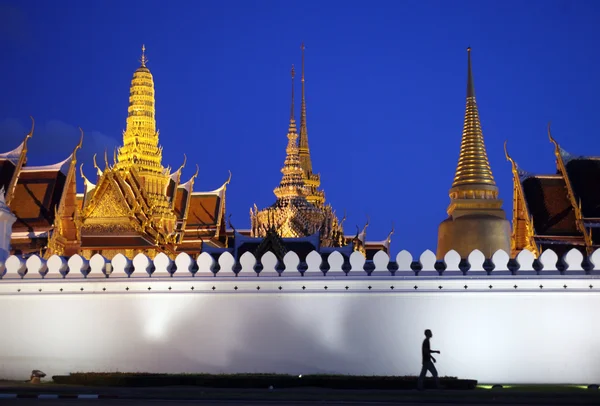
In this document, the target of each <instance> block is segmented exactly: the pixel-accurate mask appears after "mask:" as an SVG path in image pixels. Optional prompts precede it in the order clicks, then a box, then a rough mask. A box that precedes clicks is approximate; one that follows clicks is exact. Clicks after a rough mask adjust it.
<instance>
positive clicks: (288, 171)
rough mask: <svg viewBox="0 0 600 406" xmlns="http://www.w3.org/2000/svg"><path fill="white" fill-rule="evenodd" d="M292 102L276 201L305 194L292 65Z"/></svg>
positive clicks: (276, 189)
mask: <svg viewBox="0 0 600 406" xmlns="http://www.w3.org/2000/svg"><path fill="white" fill-rule="evenodd" d="M291 76H292V102H291V109H290V110H291V113H290V125H289V128H288V134H287V138H288V145H287V148H286V157H285V161H284V163H283V168H281V173H282V174H283V176H282V178H281V182H280V183H279V186H278V187H276V188H275V190H273V193H275V196H277V200H278V201H280V203H282V201H289V200H291V199H294V198H298V197H303V196H305V194H306V191H305V185H304V179H303V176H302V167H301V166H300V157H299V155H298V144H297V143H298V133H297V132H296V120H295V119H294V76H295V70H294V66H293V65H292V71H291Z"/></svg>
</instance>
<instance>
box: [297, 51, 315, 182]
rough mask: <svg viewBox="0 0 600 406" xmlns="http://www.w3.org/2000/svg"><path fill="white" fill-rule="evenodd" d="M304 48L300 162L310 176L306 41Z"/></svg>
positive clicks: (307, 175)
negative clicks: (305, 65) (305, 70)
mask: <svg viewBox="0 0 600 406" xmlns="http://www.w3.org/2000/svg"><path fill="white" fill-rule="evenodd" d="M300 49H301V50H302V79H301V81H302V105H301V109H300V141H299V148H300V149H299V151H300V163H301V164H302V170H303V171H304V176H305V177H306V178H309V177H310V175H312V161H311V159H310V148H309V147H308V129H307V128H306V92H305V79H304V49H305V47H304V42H303V43H302V45H301V46H300Z"/></svg>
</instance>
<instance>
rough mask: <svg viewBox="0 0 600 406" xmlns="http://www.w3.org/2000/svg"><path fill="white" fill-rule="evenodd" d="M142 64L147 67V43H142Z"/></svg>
mask: <svg viewBox="0 0 600 406" xmlns="http://www.w3.org/2000/svg"><path fill="white" fill-rule="evenodd" d="M140 62H141V63H142V66H143V67H144V68H145V67H146V64H147V63H148V58H146V45H144V44H142V57H141V59H140Z"/></svg>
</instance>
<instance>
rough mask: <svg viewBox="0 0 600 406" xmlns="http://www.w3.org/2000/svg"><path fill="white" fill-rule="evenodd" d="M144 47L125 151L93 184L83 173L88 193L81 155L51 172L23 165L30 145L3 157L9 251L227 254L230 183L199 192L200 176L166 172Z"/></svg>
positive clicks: (0, 173) (0, 171)
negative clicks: (220, 250)
mask: <svg viewBox="0 0 600 406" xmlns="http://www.w3.org/2000/svg"><path fill="white" fill-rule="evenodd" d="M146 63H147V59H146V55H145V48H144V47H143V48H142V59H141V66H140V67H139V68H138V69H137V70H136V71H135V72H134V75H133V79H132V82H131V89H130V97H129V108H128V113H129V114H128V117H127V128H126V130H125V131H124V133H123V146H122V147H121V148H119V152H118V155H117V154H115V158H114V162H113V164H112V165H110V164H109V162H108V158H107V156H106V152H105V156H104V162H105V167H104V169H100V168H99V167H98V165H97V164H96V160H95V157H94V166H95V169H96V175H97V176H96V181H95V183H92V182H91V181H90V180H89V179H88V178H86V177H85V175H84V173H83V168H82V167H81V168H80V171H81V176H82V177H83V179H84V191H83V193H80V194H78V193H77V191H76V162H77V160H76V152H77V150H78V149H79V148H81V146H82V141H83V133H82V139H81V141H80V143H79V144H78V145H77V146H76V148H75V150H74V151H73V153H72V154H71V155H70V156H69V157H68V158H67V159H65V160H64V161H62V162H59V163H57V164H54V165H48V166H26V165H25V164H26V160H27V141H28V139H29V138H30V137H31V136H32V135H33V127H32V130H31V132H30V133H29V134H28V135H27V136H26V137H25V140H24V141H23V143H22V144H21V145H20V146H19V147H17V148H16V149H14V150H12V151H10V152H7V153H3V154H0V187H4V188H5V189H6V191H7V192H6V201H7V204H8V206H9V207H10V208H11V210H12V211H13V213H14V214H15V215H16V216H17V221H16V223H15V224H14V226H13V234H12V239H11V245H12V250H13V251H14V252H21V253H24V254H30V253H38V254H39V253H42V254H43V255H45V256H46V257H48V256H50V255H52V254H59V255H73V254H76V253H79V254H82V255H84V256H86V257H88V258H89V257H90V256H91V255H93V254H95V253H102V254H103V255H105V256H106V257H109V258H110V257H112V256H114V255H115V254H117V253H123V254H125V255H129V256H132V255H135V254H136V253H140V252H141V253H145V254H147V255H149V256H154V255H156V254H157V253H158V252H165V253H167V254H169V255H172V256H174V255H176V254H177V253H179V252H187V253H189V254H198V253H199V252H200V251H201V249H202V246H213V247H223V246H224V245H225V242H226V239H227V236H226V230H225V223H224V216H225V194H226V190H227V185H228V184H229V180H227V181H226V182H225V183H224V184H223V185H222V186H221V187H220V188H218V189H217V190H214V191H210V192H194V181H195V179H196V177H197V175H198V170H196V173H195V174H194V175H193V176H192V178H191V179H190V180H188V181H187V182H185V183H181V182H180V178H181V171H182V169H183V167H184V166H185V161H184V164H183V165H182V166H181V167H180V168H179V169H178V170H177V171H175V172H171V168H170V167H169V168H165V167H163V166H162V147H160V146H159V145H158V134H159V133H158V131H157V130H156V120H155V107H154V106H155V98H154V81H153V77H152V74H151V73H150V70H149V69H148V67H147V66H146Z"/></svg>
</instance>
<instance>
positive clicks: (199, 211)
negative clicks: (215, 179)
mask: <svg viewBox="0 0 600 406" xmlns="http://www.w3.org/2000/svg"><path fill="white" fill-rule="evenodd" d="M185 185H186V184H184V186H185ZM184 190H185V191H187V192H188V193H189V191H188V189H186V188H185V187H181V188H178V193H181V198H180V199H183V193H185V192H184ZM225 191H226V184H224V185H223V186H221V187H220V188H218V189H216V190H213V191H210V192H192V195H191V199H190V202H189V209H188V215H187V223H186V229H187V230H190V229H205V228H214V227H216V226H217V225H218V223H219V219H220V218H222V216H223V211H224V210H223V204H224V203H225ZM181 201H182V202H183V200H181ZM176 204H177V200H176ZM182 208H183V207H182V206H179V207H178V208H177V209H176V211H177V210H179V211H180V212H181V210H182Z"/></svg>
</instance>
